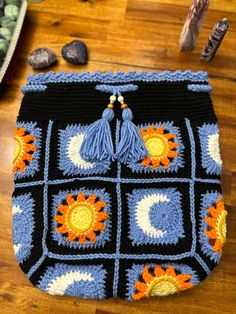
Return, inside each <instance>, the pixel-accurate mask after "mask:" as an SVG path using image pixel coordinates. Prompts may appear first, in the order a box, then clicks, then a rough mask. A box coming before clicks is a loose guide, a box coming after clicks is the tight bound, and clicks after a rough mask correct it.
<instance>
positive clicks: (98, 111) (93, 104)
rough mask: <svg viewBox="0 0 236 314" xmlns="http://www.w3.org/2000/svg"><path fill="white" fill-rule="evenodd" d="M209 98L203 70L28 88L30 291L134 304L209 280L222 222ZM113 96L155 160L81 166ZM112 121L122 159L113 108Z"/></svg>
mask: <svg viewBox="0 0 236 314" xmlns="http://www.w3.org/2000/svg"><path fill="white" fill-rule="evenodd" d="M109 91H111V92H110V94H109ZM209 91H210V86H209V85H208V78H207V74H206V73H205V72H191V71H185V72H181V71H176V72H164V73H157V72H152V73H147V72H140V73H135V72H128V73H122V72H118V73H100V72H95V73H86V72H84V73H80V74H79V73H71V74H65V73H52V72H49V73H48V74H38V75H33V76H31V77H30V78H29V80H28V83H27V85H26V86H25V87H24V88H23V92H24V94H25V95H24V98H23V101H22V105H21V108H20V112H19V116H18V119H17V129H16V148H15V156H14V167H13V171H14V176H15V190H14V193H13V201H12V203H13V242H14V250H15V253H16V258H17V261H18V262H19V264H20V267H21V268H22V270H23V271H24V272H25V273H26V274H27V276H28V278H29V279H30V281H31V282H32V283H33V284H34V285H35V286H37V287H39V288H40V289H41V290H43V291H46V292H48V293H50V294H59V295H63V294H66V295H73V296H78V297H84V298H94V299H103V298H109V297H112V296H119V297H121V298H125V299H128V300H139V299H142V298H144V297H150V296H165V295H169V294H173V293H176V292H179V291H183V290H187V289H189V288H192V287H194V286H196V285H198V284H199V283H200V282H201V281H202V280H204V279H205V278H206V276H207V275H209V274H210V272H211V271H212V270H213V268H214V267H215V266H216V265H217V264H218V262H219V260H220V256H221V253H222V247H223V244H224V242H225V233H226V225H225V217H226V214H227V212H226V211H225V209H224V205H223V201H222V196H221V187H220V173H221V159H220V152H219V130H218V126H217V121H216V117H215V113H214V110H213V106H212V103H211V99H210V95H209ZM115 94H116V95H117V97H118V96H119V95H121V94H122V96H123V97H124V99H125V103H126V104H128V106H129V108H130V109H131V110H132V112H133V123H134V124H135V125H136V126H137V127H138V130H139V131H140V135H141V137H142V139H143V141H144V144H145V145H146V148H147V150H148V152H149V156H147V157H145V158H143V160H139V161H132V160H130V161H129V162H127V163H123V162H120V161H119V160H118V159H116V158H115V160H114V161H111V160H103V161H98V162H89V161H87V160H84V159H83V158H82V156H81V154H80V147H81V144H82V141H83V138H84V134H85V132H86V130H87V128H88V127H89V125H91V124H92V123H93V122H94V121H96V120H99V119H101V116H102V112H103V110H104V109H105V108H106V106H107V104H108V103H109V97H110V96H111V95H115ZM114 114H115V118H114V119H113V120H112V121H111V123H110V128H111V134H112V142H113V143H114V148H115V149H116V148H117V146H118V144H119V141H120V139H121V128H122V110H121V109H120V106H119V103H118V102H117V101H115V102H114Z"/></svg>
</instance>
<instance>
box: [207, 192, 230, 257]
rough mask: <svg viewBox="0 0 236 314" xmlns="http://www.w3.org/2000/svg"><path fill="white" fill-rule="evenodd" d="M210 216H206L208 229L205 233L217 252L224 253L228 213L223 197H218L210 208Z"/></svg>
mask: <svg viewBox="0 0 236 314" xmlns="http://www.w3.org/2000/svg"><path fill="white" fill-rule="evenodd" d="M208 212H209V216H207V217H205V221H206V223H207V224H208V230H206V231H205V232H204V233H205V235H207V236H208V237H209V239H210V243H211V244H212V246H213V251H214V252H215V253H222V249H223V245H224V243H225V241H226V222H225V220H226V215H227V211H226V210H225V207H224V203H223V201H222V199H221V198H219V199H218V201H217V203H216V205H215V207H214V206H212V207H209V208H208Z"/></svg>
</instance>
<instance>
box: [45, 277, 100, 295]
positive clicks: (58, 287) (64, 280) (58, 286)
mask: <svg viewBox="0 0 236 314" xmlns="http://www.w3.org/2000/svg"><path fill="white" fill-rule="evenodd" d="M81 280H83V281H93V280H94V278H93V277H92V275H91V274H90V273H82V272H80V271H76V272H72V271H71V272H68V273H66V274H64V275H62V276H60V277H57V278H56V279H54V280H52V281H51V282H50V283H49V285H48V287H47V289H46V291H47V292H48V293H49V294H53V295H54V294H57V295H63V294H65V291H66V289H67V288H68V287H69V286H70V285H71V284H73V283H75V282H76V281H81Z"/></svg>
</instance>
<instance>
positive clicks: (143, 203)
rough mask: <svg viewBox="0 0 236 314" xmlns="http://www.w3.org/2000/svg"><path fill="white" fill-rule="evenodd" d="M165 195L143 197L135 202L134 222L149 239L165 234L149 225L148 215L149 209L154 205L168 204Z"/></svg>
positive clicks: (163, 231)
mask: <svg viewBox="0 0 236 314" xmlns="http://www.w3.org/2000/svg"><path fill="white" fill-rule="evenodd" d="M169 201H170V200H169V199H168V198H167V196H166V195H165V194H151V195H148V196H145V197H144V198H143V199H142V200H140V201H139V202H137V207H136V220H137V224H138V226H139V227H140V228H141V229H142V231H143V232H144V233H146V234H147V235H148V236H150V237H155V238H160V237H163V236H164V235H165V234H166V231H165V230H159V229H156V228H155V227H153V226H152V225H151V221H150V218H149V213H150V210H151V207H152V206H153V205H154V204H156V203H163V202H169Z"/></svg>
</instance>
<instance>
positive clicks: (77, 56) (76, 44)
mask: <svg viewBox="0 0 236 314" xmlns="http://www.w3.org/2000/svg"><path fill="white" fill-rule="evenodd" d="M61 54H62V57H63V58H64V59H65V60H66V61H68V62H70V63H72V64H77V65H80V64H86V63H87V61H88V49H87V46H86V45H85V43H84V42H83V41H81V40H74V41H72V42H70V43H68V44H66V45H65V46H64V47H63V48H62V50H61Z"/></svg>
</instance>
